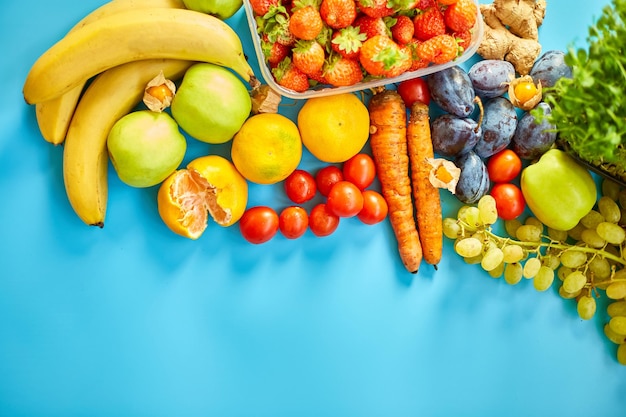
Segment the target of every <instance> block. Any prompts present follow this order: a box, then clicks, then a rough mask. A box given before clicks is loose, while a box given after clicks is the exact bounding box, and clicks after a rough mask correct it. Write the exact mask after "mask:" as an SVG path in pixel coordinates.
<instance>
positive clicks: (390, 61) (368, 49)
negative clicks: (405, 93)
mask: <svg viewBox="0 0 626 417" xmlns="http://www.w3.org/2000/svg"><path fill="white" fill-rule="evenodd" d="M359 61H360V62H361V65H362V66H363V68H365V70H366V71H367V72H368V73H369V74H370V75H374V76H383V77H395V76H397V75H400V74H401V73H402V72H404V71H406V70H407V69H408V68H409V67H410V66H411V56H410V54H409V53H408V51H407V50H406V49H403V48H401V47H400V45H398V44H397V43H395V42H394V41H393V39H391V38H390V37H388V36H385V35H376V36H374V37H372V38H369V39H368V40H366V41H365V42H363V46H362V47H361V54H360V55H359Z"/></svg>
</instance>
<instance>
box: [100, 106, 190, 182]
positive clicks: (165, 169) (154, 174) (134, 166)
mask: <svg viewBox="0 0 626 417" xmlns="http://www.w3.org/2000/svg"><path fill="white" fill-rule="evenodd" d="M107 148H108V151H109V156H110V158H111V163H112V164H113V167H114V168H115V171H116V172H117V175H118V176H119V178H120V180H122V182H124V183H126V184H128V185H130V186H133V187H151V186H153V185H156V184H159V183H160V182H162V181H163V180H165V178H167V177H168V176H169V175H170V174H171V173H172V172H174V170H176V168H178V166H179V165H180V163H181V162H182V160H183V158H184V156H185V152H186V150H187V140H186V139H185V136H184V135H183V134H182V133H181V132H180V130H179V128H178V125H177V124H176V122H175V121H174V119H172V117H171V116H170V115H169V114H167V113H157V112H152V111H150V110H139V111H135V112H133V113H129V114H127V115H126V116H124V117H122V118H121V119H119V120H118V121H117V122H116V123H115V125H113V128H112V129H111V131H110V132H109V136H108V138H107Z"/></svg>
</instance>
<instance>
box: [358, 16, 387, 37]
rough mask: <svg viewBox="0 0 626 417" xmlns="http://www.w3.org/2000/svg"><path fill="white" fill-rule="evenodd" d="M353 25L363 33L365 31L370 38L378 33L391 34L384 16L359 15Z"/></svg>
mask: <svg viewBox="0 0 626 417" xmlns="http://www.w3.org/2000/svg"><path fill="white" fill-rule="evenodd" d="M352 26H355V27H358V28H359V30H360V31H361V33H364V34H365V36H367V37H368V39H369V38H371V37H373V36H376V35H388V34H389V28H387V25H386V24H385V21H384V20H383V18H382V17H370V16H367V15H359V16H358V17H357V18H356V20H355V21H354V23H353V24H352Z"/></svg>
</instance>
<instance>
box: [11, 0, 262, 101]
mask: <svg viewBox="0 0 626 417" xmlns="http://www.w3.org/2000/svg"><path fill="white" fill-rule="evenodd" d="M151 58H171V59H183V60H190V61H204V62H212V63H215V64H218V65H222V66H225V67H229V68H231V69H232V70H233V71H235V72H236V73H238V74H239V75H240V76H241V77H242V78H243V79H244V80H245V81H248V82H252V81H253V80H255V78H254V73H253V71H252V68H251V67H250V65H249V64H248V61H247V60H246V57H245V55H244V53H243V47H242V45H241V39H239V36H238V35H237V33H236V32H235V31H234V30H233V29H232V28H231V27H230V26H228V24H226V23H225V22H223V21H221V20H220V19H218V18H216V17H213V16H210V15H208V14H205V13H200V12H195V11H192V10H186V9H155V8H151V9H143V10H131V11H125V12H119V13H116V14H114V15H111V16H106V17H103V18H101V19H99V20H97V21H95V22H93V23H91V24H89V25H86V26H84V27H82V28H80V29H78V30H76V31H73V32H72V33H69V34H67V35H66V36H65V37H64V38H63V39H61V40H60V41H59V42H57V43H56V44H55V45H53V46H52V47H51V48H50V49H48V51H46V52H45V53H44V54H43V55H41V56H40V57H39V59H38V60H37V61H36V62H35V64H34V65H33V67H32V68H31V70H30V72H29V74H28V76H27V77H26V81H25V83H24V88H23V94H24V99H25V100H26V102H27V103H30V104H36V103H40V102H43V101H46V100H50V99H53V98H55V97H58V96H60V95H61V94H63V93H65V92H67V91H69V90H70V89H72V88H74V87H76V86H77V85H79V84H80V83H83V82H86V81H87V80H88V79H89V78H91V77H93V76H95V75H97V74H99V73H101V72H102V71H105V70H107V69H109V68H112V67H114V66H117V65H120V64H124V63H127V62H131V61H137V60H141V59H151Z"/></svg>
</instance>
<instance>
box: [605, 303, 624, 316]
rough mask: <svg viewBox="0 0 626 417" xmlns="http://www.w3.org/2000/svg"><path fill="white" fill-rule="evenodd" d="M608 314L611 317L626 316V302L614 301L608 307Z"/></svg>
mask: <svg viewBox="0 0 626 417" xmlns="http://www.w3.org/2000/svg"><path fill="white" fill-rule="evenodd" d="M606 312H607V314H608V315H609V316H610V317H615V316H626V300H621V301H613V302H612V303H609V305H608V306H606Z"/></svg>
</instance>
